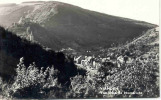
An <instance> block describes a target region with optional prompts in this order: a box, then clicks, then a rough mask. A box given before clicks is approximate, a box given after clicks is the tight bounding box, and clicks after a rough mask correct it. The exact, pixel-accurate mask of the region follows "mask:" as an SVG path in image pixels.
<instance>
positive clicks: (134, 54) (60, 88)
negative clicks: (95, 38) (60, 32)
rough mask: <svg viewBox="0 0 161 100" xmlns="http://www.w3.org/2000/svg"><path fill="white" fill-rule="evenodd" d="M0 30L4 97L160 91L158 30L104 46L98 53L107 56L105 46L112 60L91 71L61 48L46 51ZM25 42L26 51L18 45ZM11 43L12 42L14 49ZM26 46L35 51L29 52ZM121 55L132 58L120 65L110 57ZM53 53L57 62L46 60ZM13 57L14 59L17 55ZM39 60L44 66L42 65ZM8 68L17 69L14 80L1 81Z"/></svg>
mask: <svg viewBox="0 0 161 100" xmlns="http://www.w3.org/2000/svg"><path fill="white" fill-rule="evenodd" d="M0 30H1V31H0V35H1V41H0V43H1V45H2V44H3V45H5V46H6V47H1V49H0V50H1V51H0V54H1V55H0V56H3V57H4V59H5V60H4V59H1V61H2V62H5V66H8V67H7V68H8V70H4V69H3V68H5V67H3V66H4V65H3V66H2V67H1V69H3V70H1V76H2V78H0V94H2V96H4V97H6V98H21V99H22V98H30V99H31V98H120V97H126V98H129V97H158V96H159V56H158V55H159V46H158V45H159V44H158V37H159V36H158V35H159V34H158V33H157V32H154V31H153V29H151V30H149V31H148V32H147V33H145V34H144V35H142V36H140V38H138V39H136V40H134V41H132V42H130V43H127V44H125V45H121V46H118V47H113V48H109V49H108V50H102V54H101V52H100V53H99V55H98V56H100V57H105V56H103V54H104V53H105V52H107V53H106V54H107V56H110V57H111V58H112V62H111V63H113V65H111V64H104V63H101V62H99V63H100V65H99V66H98V69H94V73H93V72H92V70H91V71H90V70H88V69H86V70H84V69H81V68H79V66H77V67H76V66H75V65H74V63H73V59H72V57H71V56H68V58H66V57H67V56H65V55H64V54H63V53H61V52H58V53H56V52H53V51H49V50H48V51H46V50H44V49H45V48H42V46H39V45H37V44H34V43H32V42H28V41H26V40H22V39H20V38H18V37H17V36H16V35H13V34H12V33H10V32H8V31H5V30H4V29H3V28H1V29H0ZM13 44H14V45H15V44H16V46H17V47H14V46H13ZM3 45H2V46H3ZM24 45H26V46H27V48H26V47H25V51H23V49H22V48H23V47H24ZM10 48H14V50H12V49H10ZM21 50H22V52H21ZM30 50H32V51H35V52H34V53H32V52H31V51H30ZM26 51H27V52H26ZM19 52H20V53H19ZM25 52H26V54H25ZM6 54H10V55H11V56H9V55H6ZM17 55H20V56H17ZM29 55H34V56H31V57H30V56H29ZM120 55H122V56H127V57H128V58H131V59H132V60H131V62H130V63H128V60H127V62H124V63H123V64H121V66H120V67H118V65H117V64H115V63H114V62H115V61H116V59H117V57H118V56H120ZM21 56H23V57H21ZM51 56H52V57H53V59H55V60H54V61H55V63H54V62H53V63H51V62H48V60H51V59H52V57H51ZM34 57H36V58H34ZM48 57H49V58H48ZM13 58H17V59H19V60H18V62H19V63H18V65H16V67H15V65H12V66H11V64H12V63H13V64H15V62H11V61H10V60H11V59H12V60H13ZM33 58H34V59H33ZM17 59H16V60H13V61H17ZM31 59H32V60H31ZM28 60H29V61H28ZM8 61H9V62H8ZM2 62H1V64H3V63H2ZM6 62H7V63H6ZM29 63H30V64H29ZM9 64H10V65H9ZM39 64H40V65H41V64H42V65H44V67H43V66H41V67H40V65H39ZM46 64H47V65H46ZM61 66H62V67H61ZM72 66H73V67H72ZM89 66H91V67H93V66H92V65H91V64H88V65H85V66H84V68H87V67H89ZM10 68H12V69H10ZM70 68H71V69H70ZM93 68H95V67H93ZM13 70H14V71H13ZM7 71H11V72H15V75H13V78H12V81H11V80H10V81H4V79H5V78H6V77H4V76H3V75H4V73H3V72H5V73H6V72H7ZM9 74H10V73H9ZM10 75H12V74H10ZM10 77H11V76H10Z"/></svg>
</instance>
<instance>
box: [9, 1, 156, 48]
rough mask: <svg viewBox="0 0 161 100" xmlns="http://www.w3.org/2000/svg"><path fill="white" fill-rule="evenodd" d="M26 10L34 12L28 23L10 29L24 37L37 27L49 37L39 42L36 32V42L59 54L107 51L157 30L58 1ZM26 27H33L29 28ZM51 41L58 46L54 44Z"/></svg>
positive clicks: (27, 15) (133, 21)
mask: <svg viewBox="0 0 161 100" xmlns="http://www.w3.org/2000/svg"><path fill="white" fill-rule="evenodd" d="M25 7H26V6H25ZM27 7H29V9H30V10H31V11H28V13H27V14H24V16H25V17H24V20H25V22H22V23H18V24H17V25H14V26H12V27H11V28H10V29H11V30H12V31H14V32H15V33H18V34H21V33H24V32H25V31H20V30H22V29H21V27H22V28H27V27H31V26H30V25H32V29H31V31H32V32H33V31H34V30H38V29H37V27H36V26H35V27H34V26H33V24H35V23H36V24H37V26H39V27H42V30H47V31H46V33H44V34H43V33H42V34H43V36H47V37H48V39H46V38H44V39H43V38H41V39H40V37H39V36H38V33H35V32H33V35H34V37H35V39H36V38H37V39H36V41H38V42H40V44H42V45H45V46H47V47H49V48H52V49H56V50H58V49H61V48H67V47H71V48H73V49H77V50H81V51H84V50H92V49H95V48H99V47H104V48H108V47H110V46H111V44H112V43H114V44H118V43H125V42H126V41H127V40H131V39H133V38H135V37H137V36H139V35H140V34H142V33H143V31H146V30H148V29H150V28H154V27H157V25H154V24H150V23H146V22H143V21H136V20H132V19H127V18H122V17H118V16H112V15H107V14H103V13H99V12H95V11H90V10H86V9H83V8H81V7H77V6H73V5H70V4H66V3H61V2H55V1H54V2H53V1H49V2H43V3H41V4H40V5H31V7H30V6H29V5H27ZM21 17H22V16H21ZM20 19H21V18H20ZM27 20H29V21H27ZM27 23H31V24H28V25H29V26H27V27H26V25H25V24H27ZM44 32H45V31H44ZM39 35H40V34H39ZM52 37H53V39H55V40H56V41H58V42H57V43H55V42H51V41H53V39H52ZM38 38H39V39H38ZM59 43H60V44H59ZM50 44H53V46H52V45H50Z"/></svg>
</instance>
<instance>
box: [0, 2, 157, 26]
mask: <svg viewBox="0 0 161 100" xmlns="http://www.w3.org/2000/svg"><path fill="white" fill-rule="evenodd" d="M24 1H48V0H0V4H2V3H21V2H24ZM50 1H52V0H50ZM55 1H60V2H65V3H69V4H73V5H76V6H79V7H82V8H85V9H89V10H93V11H97V12H101V13H105V14H109V15H115V16H120V17H125V18H131V19H136V20H141V21H146V22H149V23H153V24H157V25H159V0H55Z"/></svg>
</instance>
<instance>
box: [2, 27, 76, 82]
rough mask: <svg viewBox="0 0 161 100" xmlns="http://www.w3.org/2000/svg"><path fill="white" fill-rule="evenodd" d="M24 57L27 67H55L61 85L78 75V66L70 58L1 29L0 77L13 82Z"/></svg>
mask: <svg viewBox="0 0 161 100" xmlns="http://www.w3.org/2000/svg"><path fill="white" fill-rule="evenodd" d="M22 57H23V58H24V65H25V66H29V65H30V64H32V63H33V62H35V66H37V68H38V69H40V68H41V67H43V68H44V69H46V68H47V67H51V66H54V68H55V69H57V70H58V71H59V72H60V74H59V76H58V80H59V82H60V83H66V82H69V78H70V77H71V76H74V75H76V74H77V69H76V66H75V65H74V62H73V60H72V58H71V57H70V56H67V55H64V54H63V53H62V52H55V51H52V50H50V49H48V48H46V47H43V46H41V45H39V44H37V43H34V42H32V41H27V40H26V39H21V38H20V37H18V36H16V35H15V34H13V33H12V32H10V31H7V30H5V29H4V28H2V27H0V76H1V77H2V78H3V79H4V80H8V81H10V80H13V78H14V76H15V75H16V72H15V69H16V68H17V64H18V63H19V60H20V58H22ZM69 84H70V83H69Z"/></svg>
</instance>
